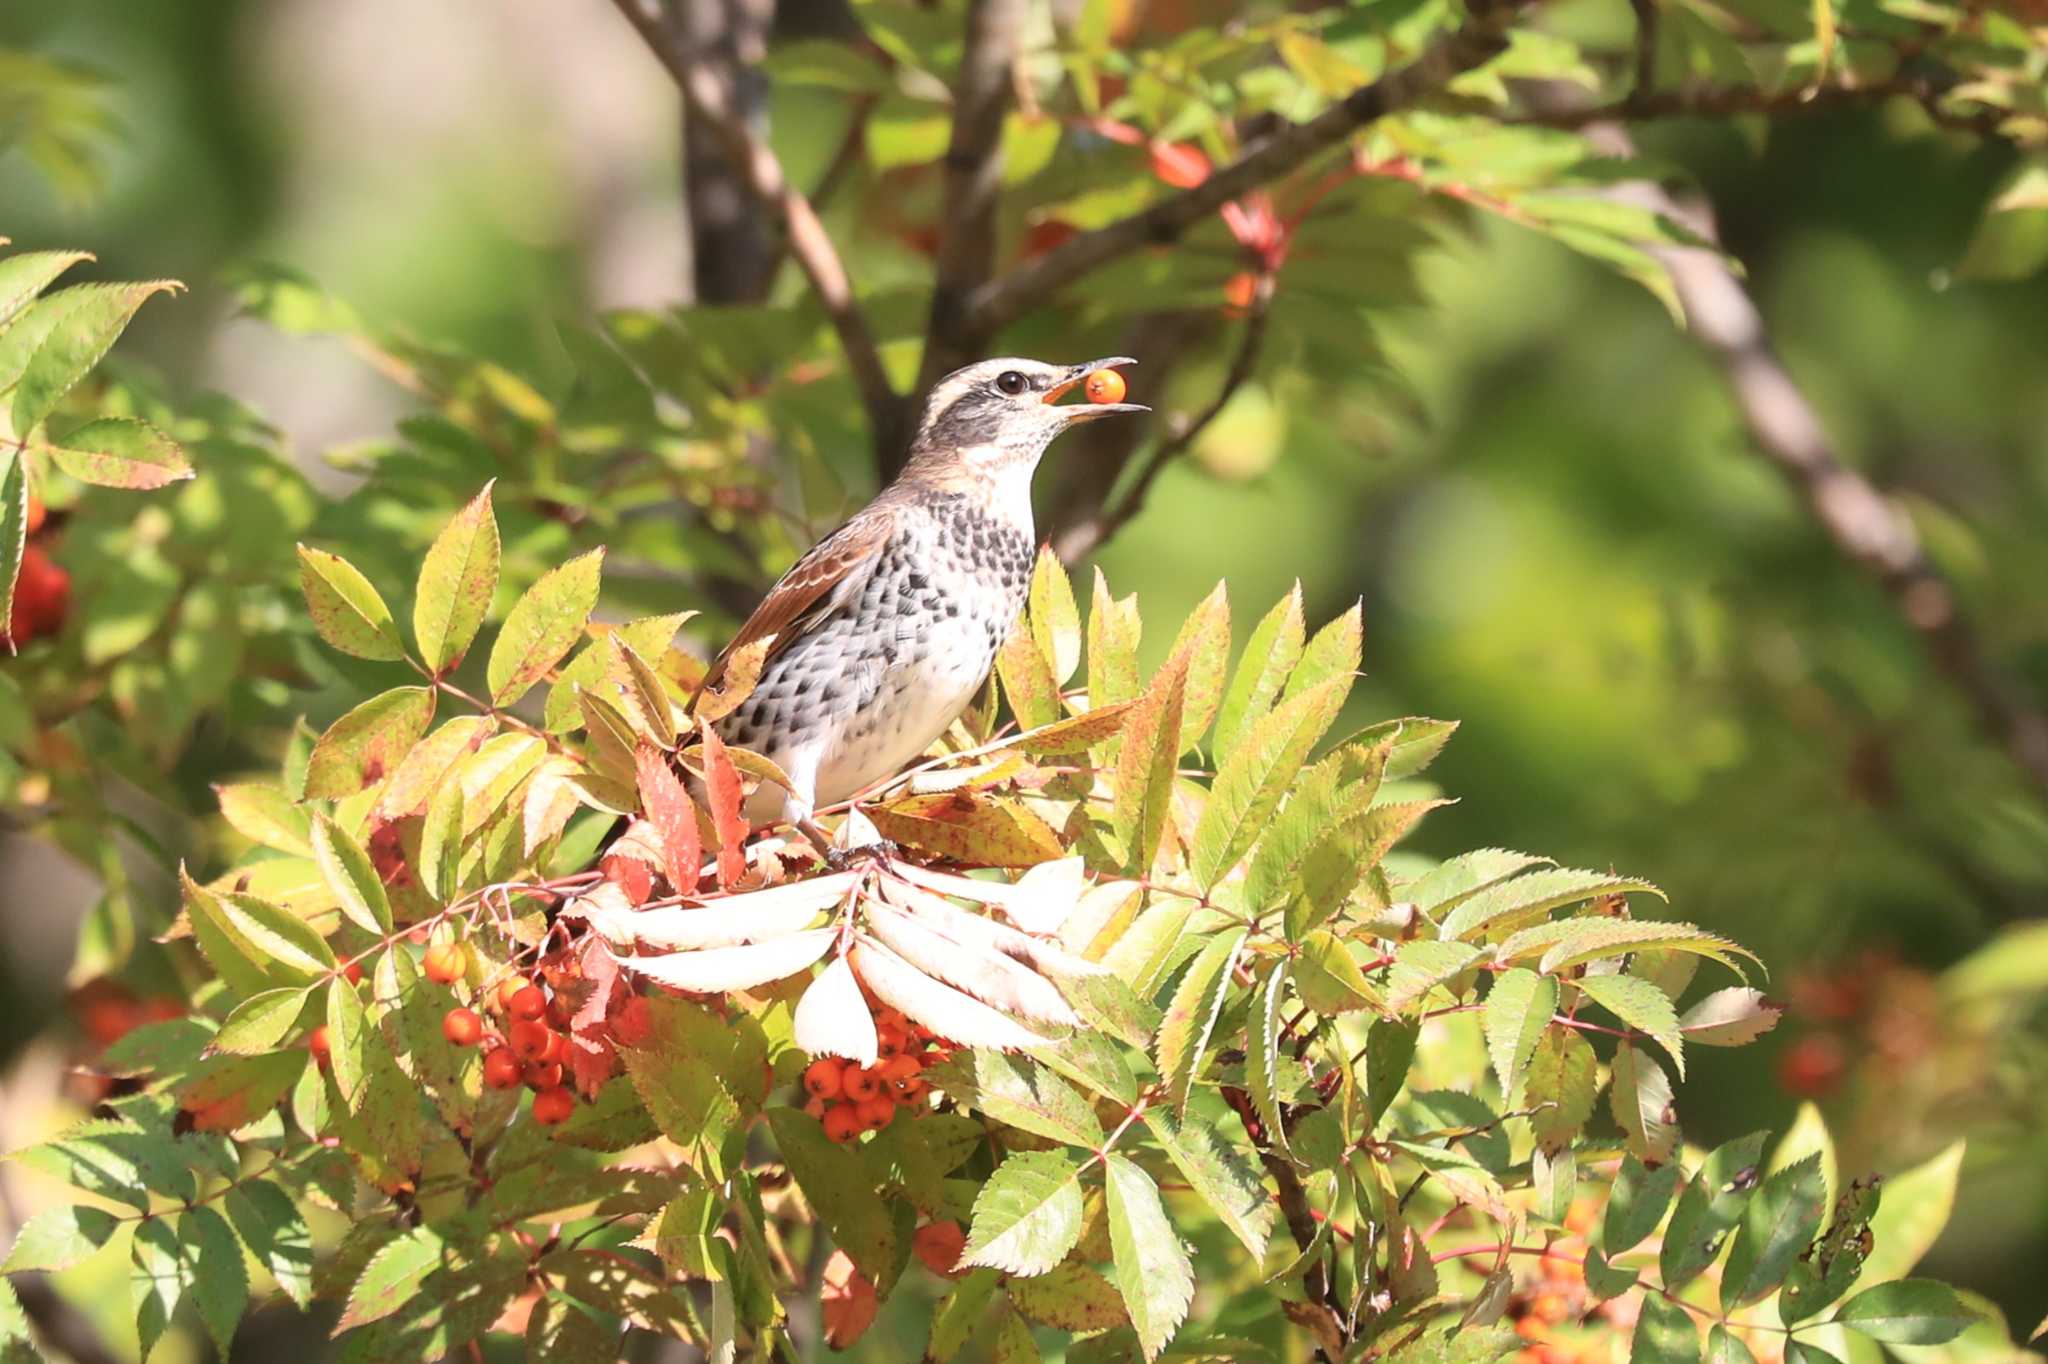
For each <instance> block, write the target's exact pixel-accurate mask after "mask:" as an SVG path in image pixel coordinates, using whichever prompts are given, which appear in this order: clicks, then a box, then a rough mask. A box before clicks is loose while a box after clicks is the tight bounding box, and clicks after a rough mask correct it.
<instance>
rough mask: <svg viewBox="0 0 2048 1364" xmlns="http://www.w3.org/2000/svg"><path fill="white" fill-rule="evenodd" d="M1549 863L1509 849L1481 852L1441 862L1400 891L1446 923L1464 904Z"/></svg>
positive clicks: (1482, 850)
mask: <svg viewBox="0 0 2048 1364" xmlns="http://www.w3.org/2000/svg"><path fill="white" fill-rule="evenodd" d="M1545 861H1547V859H1545V858H1541V857H1535V856H1532V855H1530V854H1529V853H1519V852H1510V851H1509V850H1508V849H1506V848H1479V849H1476V850H1474V851H1472V852H1468V853H1463V854H1461V855H1459V856H1457V857H1453V858H1451V859H1450V860H1449V861H1448V862H1440V863H1438V864H1437V865H1436V866H1434V867H1432V868H1430V869H1429V870H1428V871H1426V872H1424V873H1423V874H1422V875H1420V876H1418V877H1416V878H1415V879H1414V880H1413V881H1410V882H1409V883H1408V884H1407V885H1405V886H1403V887H1401V896H1402V898H1403V899H1407V900H1412V901H1414V902H1415V903H1416V904H1417V905H1418V906H1420V907H1421V909H1422V911H1423V912H1424V913H1425V914H1427V915H1429V917H1430V918H1431V919H1433V920H1435V921H1437V922H1438V923H1440V924H1441V923H1443V922H1444V921H1445V920H1446V919H1447V918H1448V917H1449V915H1450V913H1451V911H1453V910H1454V909H1456V908H1457V907H1458V906H1459V905H1462V904H1463V903H1465V901H1467V900H1469V899H1471V898H1472V897H1473V896H1474V895H1476V894H1478V893H1479V892H1480V891H1482V890H1485V889H1487V888H1488V887H1490V886H1497V885H1499V884H1501V883H1502V882H1504V881H1506V880H1507V879H1508V878H1509V877H1511V876H1515V875H1518V874H1519V873H1521V872H1523V871H1525V870H1526V869H1528V868H1530V867H1533V866H1537V865H1539V864H1541V863H1543V862H1545Z"/></svg>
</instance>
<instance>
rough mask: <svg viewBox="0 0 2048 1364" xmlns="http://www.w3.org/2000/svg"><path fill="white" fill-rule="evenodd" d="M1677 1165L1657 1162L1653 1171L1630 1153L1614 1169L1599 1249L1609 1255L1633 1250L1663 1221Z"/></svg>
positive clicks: (1669, 1204)
mask: <svg viewBox="0 0 2048 1364" xmlns="http://www.w3.org/2000/svg"><path fill="white" fill-rule="evenodd" d="M1679 1173H1680V1172H1679V1169H1678V1167H1677V1166H1676V1165H1659V1166H1658V1167H1657V1168H1656V1169H1654V1170H1652V1169H1650V1168H1649V1167H1647V1166H1645V1165H1644V1164H1643V1162H1642V1161H1640V1160H1638V1159H1637V1158H1636V1157H1635V1155H1634V1154H1633V1153H1631V1154H1630V1155H1629V1156H1627V1157H1626V1158H1625V1159H1623V1161H1622V1162H1621V1169H1619V1170H1618V1171H1616V1172H1615V1175H1614V1187H1613V1189H1612V1190H1611V1191H1610V1192H1609V1193H1608V1196H1607V1216H1606V1218H1605V1220H1604V1221H1603V1222H1602V1224H1601V1233H1600V1234H1601V1246H1600V1248H1601V1249H1602V1250H1603V1251H1605V1252H1606V1253H1607V1255H1608V1256H1609V1257H1610V1258H1612V1257H1613V1256H1616V1255H1619V1254H1621V1253H1622V1252H1623V1251H1625V1250H1633V1249H1634V1248H1635V1247H1636V1246H1638V1245H1640V1244H1642V1242H1643V1240H1644V1238H1646V1237H1647V1236H1649V1234H1650V1233H1651V1232H1653V1231H1655V1230H1656V1229H1657V1224H1658V1223H1659V1222H1661V1221H1663V1220H1664V1213H1665V1210H1666V1209H1668V1208H1669V1207H1670V1206H1671V1195H1672V1193H1673V1192H1674V1191H1675V1190H1676V1189H1677V1188H1678V1176H1679Z"/></svg>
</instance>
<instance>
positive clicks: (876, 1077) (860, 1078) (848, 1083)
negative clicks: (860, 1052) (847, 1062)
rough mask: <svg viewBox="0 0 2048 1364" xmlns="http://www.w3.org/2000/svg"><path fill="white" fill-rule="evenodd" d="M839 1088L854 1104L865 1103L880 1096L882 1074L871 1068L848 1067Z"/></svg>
mask: <svg viewBox="0 0 2048 1364" xmlns="http://www.w3.org/2000/svg"><path fill="white" fill-rule="evenodd" d="M839 1088H840V1092H841V1093H843V1094H844V1095H845V1096H846V1097H847V1098H848V1099H850V1100H852V1101H853V1102H854V1103H865V1102H867V1101H868V1100H869V1099H872V1098H875V1097H876V1096H878V1095H879V1094H881V1092H882V1073H881V1072H880V1071H879V1070H877V1069H876V1068H875V1067H873V1066H848V1067H847V1068H846V1073H845V1074H844V1075H842V1076H841V1077H840V1080H839Z"/></svg>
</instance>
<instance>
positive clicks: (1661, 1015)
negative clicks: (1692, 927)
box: [1573, 976, 1685, 1079]
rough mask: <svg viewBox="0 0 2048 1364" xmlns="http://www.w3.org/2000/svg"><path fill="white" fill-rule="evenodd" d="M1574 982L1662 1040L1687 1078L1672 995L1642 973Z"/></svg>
mask: <svg viewBox="0 0 2048 1364" xmlns="http://www.w3.org/2000/svg"><path fill="white" fill-rule="evenodd" d="M1573 984H1575V985H1577V986H1578V987H1579V989H1581V990H1583V991H1585V993H1586V996H1587V997H1588V998H1589V999H1591V1000H1593V1002H1594V1003H1596V1004H1598V1005H1600V1007H1602V1008H1603V1009H1606V1010H1607V1012H1609V1013H1611V1014H1613V1015H1614V1016H1615V1017H1616V1018H1618V1019H1620V1020H1621V1021H1622V1022H1624V1023H1626V1024H1628V1025H1629V1026H1630V1027H1631V1028H1634V1029H1636V1030H1637V1031H1639V1032H1643V1033H1647V1034H1649V1035H1650V1036H1651V1037H1653V1038H1655V1039H1656V1040H1657V1041H1658V1042H1659V1043H1661V1044H1662V1045H1663V1047H1664V1050H1666V1051H1668V1052H1670V1053H1671V1059H1672V1061H1673V1062H1674V1063H1675V1064H1676V1065H1677V1066H1678V1075H1679V1078H1680V1079H1684V1078H1685V1045H1684V1043H1683V1042H1681V1041H1680V1039H1679V1032H1678V1010H1677V1009H1675V1008H1673V1007H1672V1005H1671V996H1669V995H1667V994H1665V993H1664V992H1663V991H1662V990H1660V989H1658V988H1657V987H1656V986H1655V985H1652V984H1651V983H1650V982H1649V981H1647V980H1644V979H1643V978H1642V977H1640V976H1582V977H1580V978H1579V979H1578V980H1576V981H1574V982H1573Z"/></svg>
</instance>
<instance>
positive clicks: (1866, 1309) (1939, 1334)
mask: <svg viewBox="0 0 2048 1364" xmlns="http://www.w3.org/2000/svg"><path fill="white" fill-rule="evenodd" d="M1835 1320H1836V1321H1838V1322H1840V1323H1841V1324H1842V1325H1844V1326H1846V1327H1848V1328H1849V1329H1850V1330H1852V1331H1856V1332H1858V1333H1860V1334H1862V1335H1866V1336H1868V1337H1870V1338H1871V1339H1872V1340H1881V1341H1883V1342H1885V1343H1886V1344H1887V1345H1942V1344H1946V1343H1947V1342H1949V1341H1951V1340H1954V1339H1955V1338H1956V1337H1957V1336H1959V1335H1961V1334H1962V1333H1963V1332H1964V1331H1967V1330H1968V1329H1970V1327H1972V1326H1974V1325H1976V1323H1977V1320H1978V1317H1977V1314H1976V1313H1975V1312H1972V1311H1971V1310H1970V1309H1969V1308H1968V1307H1967V1306H1965V1305H1964V1303H1963V1300H1962V1299H1961V1298H1960V1297H1958V1296H1957V1294H1956V1291H1955V1290H1954V1289H1953V1288H1950V1287H1949V1286H1948V1285H1947V1284H1945V1283H1940V1282H1937V1281H1936V1280H1933V1279H1895V1280H1893V1281H1892V1282H1891V1283H1881V1284H1876V1285H1873V1286H1872V1287H1870V1288H1866V1289H1864V1290H1863V1291H1862V1292H1861V1293H1858V1294H1857V1295H1856V1296H1855V1297H1853V1298H1851V1299H1849V1301H1847V1302H1845V1303H1843V1304H1842V1310H1841V1311H1839V1312H1837V1313H1835Z"/></svg>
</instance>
